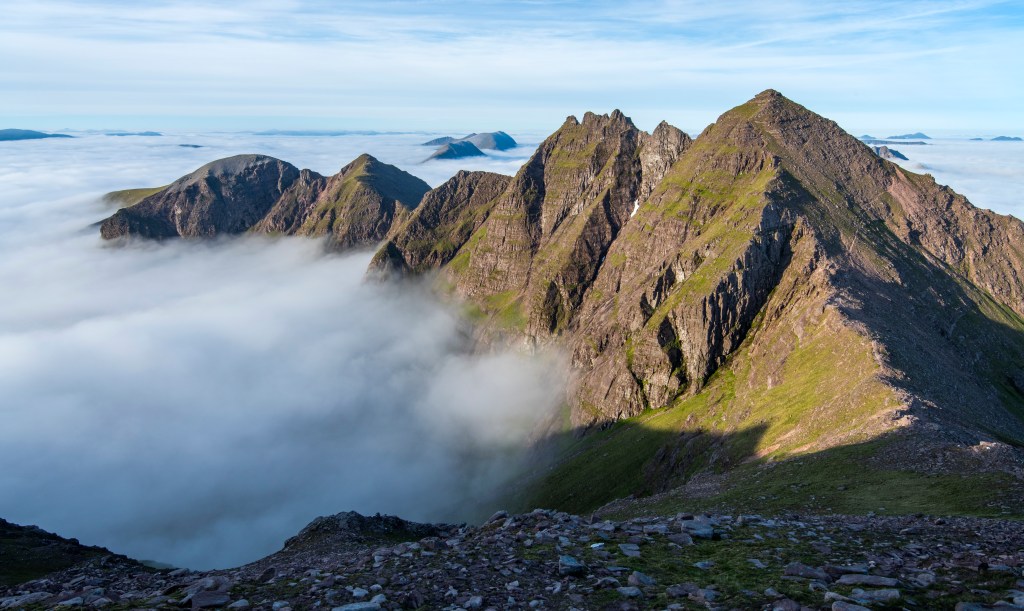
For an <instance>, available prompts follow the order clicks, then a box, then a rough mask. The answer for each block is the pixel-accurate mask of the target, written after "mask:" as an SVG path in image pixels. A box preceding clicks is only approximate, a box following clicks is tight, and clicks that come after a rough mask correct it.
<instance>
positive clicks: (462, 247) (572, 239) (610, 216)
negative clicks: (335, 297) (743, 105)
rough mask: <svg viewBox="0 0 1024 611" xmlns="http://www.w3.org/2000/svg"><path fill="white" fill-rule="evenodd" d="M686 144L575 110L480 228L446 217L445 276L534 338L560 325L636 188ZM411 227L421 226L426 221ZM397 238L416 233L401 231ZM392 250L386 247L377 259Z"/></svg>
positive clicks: (500, 320) (671, 132) (666, 133)
mask: <svg viewBox="0 0 1024 611" xmlns="http://www.w3.org/2000/svg"><path fill="white" fill-rule="evenodd" d="M688 144H689V138H688V137H686V135H685V134H683V133H682V132H680V131H679V130H676V129H675V128H672V127H671V126H668V125H663V126H659V129H658V130H656V132H655V133H654V134H651V135H648V134H644V133H643V132H641V131H640V130H638V129H637V128H636V126H634V125H633V123H632V122H631V121H630V120H629V119H628V118H627V117H626V116H625V115H623V114H622V113H620V112H618V111H616V112H614V113H612V114H611V115H604V116H598V115H594V114H591V113H587V115H585V116H584V118H583V121H582V122H580V121H577V120H576V119H575V118H574V117H570V118H569V119H567V120H566V122H565V124H564V125H563V126H562V127H561V128H560V129H559V130H558V131H557V132H555V133H554V134H553V135H552V136H551V137H549V138H548V139H547V140H545V141H544V142H543V143H542V144H541V145H540V147H539V149H538V150H537V152H536V153H535V154H534V155H533V157H531V158H530V160H529V161H528V162H527V163H526V165H524V166H523V168H522V169H521V170H520V171H519V172H518V173H517V174H516V176H515V177H514V178H513V179H512V180H511V181H510V182H509V183H508V184H507V185H506V186H505V188H504V190H503V191H502V193H501V194H500V195H499V196H498V197H496V198H495V199H494V200H493V201H491V202H489V203H488V205H487V209H488V213H487V215H486V218H484V219H483V220H482V222H480V223H479V226H478V227H474V228H473V230H472V231H471V232H468V233H467V232H466V231H453V230H452V229H453V227H452V224H453V221H454V220H456V219H458V218H459V217H458V215H449V216H448V217H446V218H445V219H442V220H441V225H439V226H440V227H442V229H440V233H443V234H444V235H446V236H449V237H456V238H457V240H455V241H454V242H452V243H451V244H450V245H448V246H450V248H452V249H454V250H456V251H457V254H456V255H454V256H451V257H449V259H450V261H449V263H448V264H447V265H446V266H445V267H444V269H445V272H446V274H447V276H448V280H449V282H450V283H451V285H452V286H454V287H455V290H456V291H457V292H458V293H459V294H461V295H463V296H464V297H467V298H469V299H472V300H474V301H475V302H476V303H478V304H479V305H480V306H481V310H482V311H483V312H484V313H485V315H487V316H488V317H490V320H492V321H493V322H494V324H495V326H500V327H502V328H505V329H508V330H511V331H513V332H515V333H522V334H524V336H526V337H528V338H530V339H531V340H533V341H538V340H539V341H546V339H547V338H549V337H551V336H552V335H553V334H554V335H557V334H559V333H560V332H561V331H562V330H564V329H565V328H567V326H568V325H569V323H570V321H571V319H572V317H573V316H574V314H575V312H576V310H577V308H578V307H579V305H580V303H581V302H582V300H583V295H584V293H585V292H586V290H587V288H588V287H589V286H590V284H591V283H592V282H593V280H594V278H595V277H596V275H597V270H598V268H599V267H600V264H601V262H602V261H603V259H604V256H605V254H606V252H607V250H608V248H609V246H610V245H611V243H612V241H613V240H614V239H615V237H616V235H618V233H619V231H620V229H621V228H622V226H623V225H624V224H625V223H626V221H628V219H629V215H630V213H631V212H632V211H633V209H634V207H635V203H636V201H637V198H638V196H639V195H640V194H641V193H642V191H643V190H644V189H645V188H649V185H650V184H653V183H655V182H657V180H658V179H659V178H660V176H661V174H662V173H664V171H665V168H667V166H668V165H669V164H670V163H671V162H672V161H673V160H674V159H675V158H676V157H678V155H679V153H680V152H681V151H682V150H683V149H685V147H686V146H687V145H688ZM645 185H648V186H647V187H645ZM456 207H458V206H456ZM475 218H478V219H479V218H480V215H477V216H476V217H475ZM458 223H459V224H460V226H461V227H462V228H463V229H465V228H468V227H469V225H466V224H463V221H461V220H458ZM473 224H475V223H473ZM410 230H415V231H418V232H420V233H422V227H421V226H420V225H413V226H410ZM399 241H405V242H406V243H408V242H411V241H413V239H412V238H411V237H405V236H402V234H401V230H399V233H398V234H396V236H395V238H394V239H393V240H392V242H393V243H397V242H399ZM448 246H446V248H447V247H448ZM390 248H391V249H392V250H393V247H390ZM394 255H395V253H394V252H392V253H390V254H388V253H382V254H381V255H380V256H379V257H378V258H377V261H376V263H375V265H378V266H380V265H385V264H386V262H389V261H394V260H395V256H394Z"/></svg>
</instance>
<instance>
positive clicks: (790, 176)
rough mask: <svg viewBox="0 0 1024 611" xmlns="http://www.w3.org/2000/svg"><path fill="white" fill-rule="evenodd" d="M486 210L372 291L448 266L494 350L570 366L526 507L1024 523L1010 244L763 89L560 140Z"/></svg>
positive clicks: (981, 214) (1021, 372) (1022, 377)
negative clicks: (696, 128)
mask: <svg viewBox="0 0 1024 611" xmlns="http://www.w3.org/2000/svg"><path fill="white" fill-rule="evenodd" d="M452 191H453V193H454V192H458V190H457V189H453V190H452ZM436 196H437V197H441V195H440V194H436ZM487 199H488V197H487V196H485V197H481V198H477V201H476V202H471V199H470V198H467V197H465V196H464V195H463V196H460V197H459V198H457V199H456V198H453V199H450V200H449V201H448V205H447V206H446V205H445V203H443V202H435V203H434V204H433V206H434V207H436V208H438V209H444V210H445V211H446V212H445V214H443V215H434V216H431V217H430V218H429V219H428V218H427V217H424V218H422V219H420V221H421V222H420V224H418V225H416V226H412V225H408V226H407V225H400V226H398V227H396V228H395V229H394V230H393V231H392V232H391V233H390V234H389V236H388V241H387V243H386V244H385V246H384V247H383V248H382V250H381V251H380V252H379V253H378V255H377V257H375V259H374V263H373V267H374V269H376V270H387V271H388V272H394V271H395V270H403V271H407V272H411V273H418V272H419V270H420V269H423V268H427V267H431V266H433V267H438V268H440V271H441V276H440V280H439V285H440V286H441V287H443V288H444V289H445V290H450V291H452V292H454V293H455V294H456V295H458V296H459V297H461V298H463V299H466V300H468V301H470V302H471V303H472V304H473V306H474V308H475V310H474V311H475V312H477V313H478V322H479V323H480V325H481V326H482V327H483V329H484V333H483V334H484V336H489V337H491V338H500V337H505V338H508V339H511V340H513V341H516V342H522V343H524V344H525V345H528V346H536V345H542V344H546V343H558V344H560V345H563V346H566V347H567V348H568V350H569V351H570V353H571V356H572V364H573V366H574V371H575V374H574V378H573V381H572V384H571V387H570V392H569V395H568V397H567V404H568V412H567V414H566V418H567V420H568V421H569V422H570V423H571V425H572V427H573V430H574V431H575V433H576V435H580V434H581V433H584V432H586V433H588V434H586V435H585V436H583V437H581V438H579V439H578V441H574V442H564V443H563V442H559V443H557V444H555V445H556V446H557V448H555V450H557V451H556V454H558V455H559V458H558V459H557V461H556V463H557V464H556V466H555V467H553V468H551V469H550V470H549V471H547V472H545V473H544V474H543V475H542V476H539V478H538V479H537V480H535V481H532V482H530V483H529V484H528V485H526V487H525V490H527V493H526V495H527V499H528V500H527V501H525V503H526V504H527V505H533V506H554V507H559V508H565V509H571V510H578V511H586V510H591V509H593V508H595V507H597V506H599V505H601V504H603V503H606V502H608V501H611V500H613V499H615V498H618V497H622V496H627V495H630V494H644V495H646V494H652V493H659V492H667V491H670V490H676V489H681V488H679V487H680V486H696V487H697V490H699V491H700V492H701V493H702V494H711V495H713V496H715V497H716V498H723V499H724V498H730V499H733V501H735V500H737V499H743V500H744V501H745V502H747V501H751V500H752V501H753V502H752V503H750V504H753V505H757V504H758V501H757V498H758V495H756V494H755V492H754V491H755V490H756V488H757V487H758V486H760V487H761V488H764V487H765V486H766V482H771V481H773V480H771V479H768V480H765V479H758V478H760V477H762V475H764V474H765V473H769V471H768V470H771V469H773V468H774V469H773V470H771V471H770V472H771V473H773V474H775V476H777V480H775V483H774V484H773V485H774V486H775V487H774V488H773V490H776V489H777V490H783V491H785V490H787V488H786V487H787V486H790V485H796V484H799V483H800V482H801V481H803V482H820V483H816V484H815V485H813V486H807V487H802V486H798V487H797V488H795V489H793V490H789V492H788V494H785V495H782V496H784V498H783V499H782V500H780V495H778V494H770V495H761V496H762V500H761V501H760V503H761V505H762V506H764V505H766V504H769V505H770V504H772V503H783V504H785V503H788V504H789V506H793V507H807V506H808V505H819V506H820V505H821V504H822V503H826V502H827V503H836V504H839V503H846V504H847V506H848V507H849V508H850V509H851V510H857V511H866V510H867V509H866V507H870V506H871V505H870V504H871V503H880V502H881V501H878V500H877V499H889V500H887V501H885V502H886V503H889V504H890V505H894V506H899V505H901V504H902V506H907V499H906V496H907V494H908V491H911V490H921V489H922V488H923V489H927V490H934V489H936V488H937V487H938V488H942V487H945V489H946V490H947V492H948V491H950V490H955V491H957V493H958V494H961V493H966V492H967V491H969V490H976V489H977V487H978V486H979V485H982V486H983V487H984V488H985V490H986V494H985V495H975V496H976V497H977V501H978V505H972V507H975V510H977V511H982V510H983V507H986V506H990V507H997V506H998V507H1006V506H1012V503H1009V504H1007V500H1006V498H1004V497H1005V496H1006V495H1009V496H1010V497H1012V498H1014V499H1019V498H1024V497H1021V496H1020V495H1021V487H1020V481H1019V480H1018V479H1016V478H1017V477H1018V476H1017V475H1015V473H1020V470H1019V469H1020V465H1021V464H1022V462H1021V452H1020V448H1021V447H1024V277H1022V276H1021V275H1020V273H1019V271H1018V270H1020V269H1024V248H1021V244H1024V224H1022V223H1021V222H1020V221H1019V220H1018V219H1015V218H1013V217H1009V216H1002V215H998V214H995V213H992V212H989V211H986V210H980V209H978V208H975V207H974V206H972V205H971V204H970V203H969V202H968V201H967V200H966V199H965V198H964V197H962V196H960V195H958V194H956V193H954V192H953V191H951V190H950V189H949V188H947V187H942V186H940V185H937V184H936V183H935V182H934V180H933V179H932V178H931V177H930V176H927V175H917V174H914V173H912V172H909V171H906V170H904V169H902V168H900V167H899V166H896V165H894V164H892V163H891V162H889V161H887V160H884V159H881V158H879V157H878V156H877V155H876V154H875V152H874V151H873V150H872V149H871V148H869V147H868V146H866V145H865V144H864V143H862V142H860V141H858V140H857V139H856V138H854V137H852V136H851V135H849V134H847V133H846V132H844V131H843V130H842V129H841V128H839V126H838V125H836V124H835V123H834V122H832V121H829V120H827V119H825V118H823V117H821V116H819V115H817V114H815V113H813V112H811V111H809V110H808V109H806V108H804V107H802V106H800V105H798V104H796V103H794V102H792V101H790V100H788V99H787V98H785V97H784V96H782V95H781V94H779V93H778V92H775V91H771V90H769V91H766V92H763V93H762V94H759V95H758V96H756V97H755V98H754V99H752V100H750V101H749V102H747V103H746V104H743V105H741V106H739V107H737V108H734V109H732V110H731V111H729V112H727V113H725V114H724V115H722V116H721V117H720V118H719V119H718V120H717V121H716V122H715V123H714V124H713V125H711V126H709V127H708V128H707V129H706V130H705V131H704V132H703V133H702V134H701V135H700V136H699V137H698V138H696V139H694V140H692V141H691V140H690V138H689V137H687V136H686V135H685V134H682V133H681V132H679V131H678V130H676V129H675V128H672V127H670V126H668V125H666V124H662V125H660V126H659V127H658V129H656V130H655V131H654V132H653V133H652V134H649V135H648V134H645V133H643V132H641V131H639V130H637V128H636V127H635V126H633V124H632V122H631V121H630V120H629V119H628V118H627V117H625V116H624V115H622V113H620V112H618V111H615V112H613V113H612V114H611V115H604V116H598V115H593V114H590V113H588V114H587V115H585V116H584V118H583V121H582V122H579V121H577V120H576V119H575V118H573V117H570V118H569V119H568V120H567V121H566V123H565V124H564V125H563V126H562V127H561V128H560V129H559V130H558V131H556V132H555V133H554V134H553V135H552V136H550V137H549V138H548V139H547V140H545V141H544V142H543V143H542V144H541V145H540V147H539V149H538V150H537V152H536V153H535V154H534V155H533V157H531V159H530V160H529V161H528V162H527V163H526V164H525V165H524V166H523V168H522V169H521V170H520V171H519V172H518V173H517V174H516V176H515V177H514V178H513V179H512V180H511V181H510V182H509V183H508V185H507V187H506V188H505V189H504V191H503V192H502V193H501V194H500V195H497V196H496V197H495V198H494V199H490V200H488V201H486V202H485V201H482V200H487ZM459 210H462V211H463V212H462V213H459ZM481 217H486V218H484V219H483V221H482V222H481V221H480V219H481ZM428 221H433V222H434V223H435V224H433V225H432V226H424V224H423V223H426V222H428ZM475 225H478V226H477V227H476V229H472V227H473V226H475ZM406 227H408V230H406ZM406 231H408V233H406ZM414 231H415V234H414V233H413V232H414ZM425 235H431V236H444V238H445V239H447V240H449V241H451V242H450V243H446V244H445V245H444V248H443V252H444V256H436V255H433V254H432V252H433V250H434V244H432V243H431V242H430V241H429V240H418V239H416V236H425ZM453 253H454V254H453ZM410 260H411V261H415V262H416V263H415V264H413V265H405V266H403V265H402V263H401V262H402V261H410ZM616 423H617V424H616ZM613 425H614V426H613ZM776 465H785V468H782V467H781V466H780V467H778V468H775V467H776ZM827 474H833V475H834V476H836V477H839V478H842V480H841V481H842V485H843V488H842V490H844V491H849V490H855V491H856V492H854V493H846V492H844V493H842V494H839V495H838V496H837V494H836V493H835V490H836V488H835V485H830V484H829V483H828V480H827ZM773 477H774V476H773ZM823 478H826V479H825V480H823ZM701 482H714V485H712V486H709V485H705V486H704V487H703V488H700V487H699V486H698V484H700V483H701ZM981 482H984V483H983V484H981ZM1015 482H1016V483H1015ZM867 490H873V491H874V492H873V493H868V492H866V491H867ZM830 491H831V492H830ZM686 494H687V495H689V496H688V497H687V498H689V502H692V500H693V494H694V492H693V490H689V491H688V492H687V493H686ZM929 494H932V493H929ZM729 495H732V496H729ZM993 495H994V496H995V497H999V499H998V500H993ZM1015 495H1016V496H1015ZM940 496H942V495H941V494H940V495H934V494H933V496H932V497H930V498H933V499H938V498H939V497H940ZM815 499H817V500H815ZM853 499H860V501H856V502H854V501H853ZM873 499H874V500H873ZM935 502H936V503H938V502H939V501H938V500H935ZM858 503H861V504H858ZM864 503H867V504H868V505H867V506H865V505H864ZM986 503H994V504H991V505H986Z"/></svg>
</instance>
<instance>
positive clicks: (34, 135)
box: [0, 129, 74, 142]
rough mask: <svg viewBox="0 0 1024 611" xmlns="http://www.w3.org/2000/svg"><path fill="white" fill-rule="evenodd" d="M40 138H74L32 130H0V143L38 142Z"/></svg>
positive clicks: (67, 135)
mask: <svg viewBox="0 0 1024 611" xmlns="http://www.w3.org/2000/svg"><path fill="white" fill-rule="evenodd" d="M42 138H74V136H71V135H69V134H49V133H46V132H37V131H35V130H33V129H0V142H9V141H14V140H40V139H42Z"/></svg>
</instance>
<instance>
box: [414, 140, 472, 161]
mask: <svg viewBox="0 0 1024 611" xmlns="http://www.w3.org/2000/svg"><path fill="white" fill-rule="evenodd" d="M483 154H484V153H483V151H481V150H480V149H479V148H477V147H476V145H475V144H473V143H472V142H468V141H464V140H455V141H452V142H449V143H448V144H444V145H441V146H440V147H439V148H438V149H437V150H436V151H434V152H433V153H432V154H431V155H430V157H427V159H426V161H430V160H431V159H463V158H465V157H481V156H483Z"/></svg>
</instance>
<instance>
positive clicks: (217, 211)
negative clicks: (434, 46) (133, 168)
mask: <svg viewBox="0 0 1024 611" xmlns="http://www.w3.org/2000/svg"><path fill="white" fill-rule="evenodd" d="M428 190H429V186H428V185H427V184H426V183H425V182H423V181H422V180H420V179H418V178H416V177H414V176H412V175H410V174H408V173H406V172H403V171H402V170H399V169H398V168H396V167H394V166H390V165H387V164H383V163H381V162H379V161H377V160H376V159H374V158H373V157H371V156H369V155H362V156H360V157H359V158H357V159H355V160H354V161H352V162H351V163H349V164H348V165H346V166H345V167H343V168H342V169H341V171H340V172H339V173H338V174H336V175H334V176H332V177H329V178H326V177H324V176H321V175H320V174H317V173H316V172H313V171H311V170H301V171H300V170H299V169H298V168H296V167H295V166H293V165H291V164H289V163H286V162H284V161H280V160H278V159H274V158H272V157H267V156H265V155H238V156H235V157H229V158H227V159H221V160H218V161H214V162H212V163H209V164H207V165H205V166H203V167H202V168H200V169H198V170H196V171H195V172H193V173H191V174H189V175H187V176H184V177H182V178H180V179H178V180H176V181H174V182H173V183H171V184H170V185H169V186H167V187H165V188H161V189H155V190H153V191H154V192H152V193H149V194H146V195H145V196H144V197H142V199H141V200H140V201H137V202H135V203H134V204H132V203H130V202H125V203H129V206H128V207H125V208H122V209H120V210H118V211H117V212H116V213H115V214H114V215H113V216H111V217H110V218H108V219H106V220H104V221H103V222H102V224H101V225H100V233H101V235H102V236H103V237H104V238H105V239H114V238H120V237H141V238H174V237H185V238H198V237H212V236H216V235H230V234H239V233H245V232H254V233H269V234H287V235H307V236H327V237H328V238H329V240H330V242H331V244H332V245H334V246H335V247H349V246H356V245H365V244H373V243H375V242H378V241H380V240H381V239H383V238H384V236H385V235H387V232H388V230H389V229H390V228H391V226H392V224H393V223H394V222H395V220H396V219H397V218H402V217H404V216H405V215H406V214H408V212H409V211H410V210H411V209H413V208H415V207H416V205H417V204H418V203H419V200H420V198H421V197H422V196H423V194H424V193H426V192H427V191H428ZM138 191H140V192H141V191H142V190H138ZM118 193H119V194H123V193H126V192H118ZM140 194H141V193H140ZM122 200H123V198H122Z"/></svg>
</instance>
